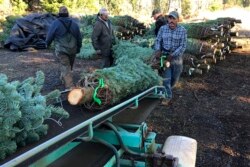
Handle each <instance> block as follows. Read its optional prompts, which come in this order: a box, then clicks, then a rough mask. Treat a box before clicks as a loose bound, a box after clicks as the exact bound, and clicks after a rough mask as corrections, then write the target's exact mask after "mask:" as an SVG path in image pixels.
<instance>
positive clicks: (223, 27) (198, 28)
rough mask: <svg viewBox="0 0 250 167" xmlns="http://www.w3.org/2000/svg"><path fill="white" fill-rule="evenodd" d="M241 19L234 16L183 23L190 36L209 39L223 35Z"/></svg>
mask: <svg viewBox="0 0 250 167" xmlns="http://www.w3.org/2000/svg"><path fill="white" fill-rule="evenodd" d="M236 23H241V21H240V20H237V19H234V18H218V19H215V20H206V21H202V22H197V23H181V25H182V26H184V27H185V28H186V30H187V35H188V38H196V39H209V38H212V37H215V36H222V35H223V32H224V31H227V30H228V29H230V28H232V27H233V26H234V25H235V24H236Z"/></svg>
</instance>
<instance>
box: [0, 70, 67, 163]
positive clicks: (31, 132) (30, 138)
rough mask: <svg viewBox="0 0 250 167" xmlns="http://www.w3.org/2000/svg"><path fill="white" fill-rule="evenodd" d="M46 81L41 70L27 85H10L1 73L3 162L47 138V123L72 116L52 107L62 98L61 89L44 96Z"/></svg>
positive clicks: (0, 107) (26, 82)
mask: <svg viewBox="0 0 250 167" xmlns="http://www.w3.org/2000/svg"><path fill="white" fill-rule="evenodd" d="M44 79H45V78H44V74H43V72H41V71H39V72H37V73H36V78H33V77H30V78H28V79H26V80H24V81H23V82H19V81H14V82H8V78H7V76H6V75H5V74H0V101H1V102H0V135H1V137H0V143H1V144H0V159H4V158H5V157H6V156H8V155H10V154H12V153H14V152H15V151H16V149H17V147H18V146H25V145H26V144H29V143H32V142H35V141H38V140H40V138H41V137H42V136H44V135H46V134H47V131H48V128H49V127H48V125H47V124H45V123H44V121H45V120H48V119H59V120H61V119H63V118H68V117H69V114H68V113H67V112H66V111H65V110H64V109H63V108H61V107H54V106H53V105H51V104H50V103H51V102H52V101H54V100H55V99H57V98H58V97H59V96H60V92H59V90H55V91H53V92H51V93H49V94H48V95H46V96H43V95H41V93H40V92H41V89H42V87H43V84H44ZM52 115H53V118H52Z"/></svg>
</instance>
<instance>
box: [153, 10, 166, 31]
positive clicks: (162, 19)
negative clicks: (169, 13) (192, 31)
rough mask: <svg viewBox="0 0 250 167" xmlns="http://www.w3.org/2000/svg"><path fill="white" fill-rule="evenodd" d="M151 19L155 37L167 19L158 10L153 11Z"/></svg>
mask: <svg viewBox="0 0 250 167" xmlns="http://www.w3.org/2000/svg"><path fill="white" fill-rule="evenodd" d="M151 17H153V18H154V20H155V36H157V34H158V31H159V30H160V28H161V26H163V25H165V24H166V23H167V19H166V17H165V16H163V14H162V13H161V10H160V9H154V10H153V12H152V16H151Z"/></svg>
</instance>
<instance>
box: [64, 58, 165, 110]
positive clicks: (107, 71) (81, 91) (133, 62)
mask: <svg viewBox="0 0 250 167" xmlns="http://www.w3.org/2000/svg"><path fill="white" fill-rule="evenodd" d="M124 57H126V56H124ZM124 59H126V58H124ZM160 81H161V78H160V77H159V76H158V74H157V73H156V72H155V71H153V70H152V68H151V67H150V66H149V65H147V64H145V63H143V61H141V60H140V59H136V58H135V59H129V58H127V61H126V62H123V63H119V64H117V65H116V66H114V67H110V68H104V69H99V70H96V71H94V72H93V73H91V74H85V75H84V76H83V77H82V79H81V80H80V81H79V82H78V84H77V85H78V88H75V89H73V90H72V91H70V93H69V95H68V101H69V102H70V104H72V105H80V104H84V105H85V107H87V108H89V109H103V108H105V107H107V106H110V105H112V104H115V103H117V102H119V101H120V100H122V99H124V98H125V97H128V96H131V95H133V94H135V93H138V92H140V91H142V90H145V89H147V88H149V87H152V86H154V85H159V84H160Z"/></svg>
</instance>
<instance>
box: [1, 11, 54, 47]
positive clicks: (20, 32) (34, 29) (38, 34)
mask: <svg viewBox="0 0 250 167" xmlns="http://www.w3.org/2000/svg"><path fill="white" fill-rule="evenodd" d="M55 19H56V17H55V16H53V15H51V14H39V13H35V14H30V15H27V16H25V17H23V18H20V19H17V20H16V23H15V25H14V26H13V28H12V29H11V32H10V36H9V38H8V39H7V40H6V41H5V43H4V47H5V48H9V49H10V50H13V51H15V50H25V49H26V48H30V47H32V48H35V49H44V48H46V44H45V39H46V34H47V31H48V29H49V26H50V25H51V23H52V22H53V21H54V20H55Z"/></svg>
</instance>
